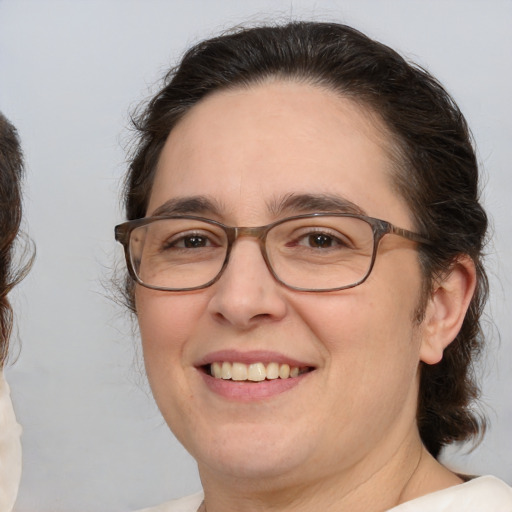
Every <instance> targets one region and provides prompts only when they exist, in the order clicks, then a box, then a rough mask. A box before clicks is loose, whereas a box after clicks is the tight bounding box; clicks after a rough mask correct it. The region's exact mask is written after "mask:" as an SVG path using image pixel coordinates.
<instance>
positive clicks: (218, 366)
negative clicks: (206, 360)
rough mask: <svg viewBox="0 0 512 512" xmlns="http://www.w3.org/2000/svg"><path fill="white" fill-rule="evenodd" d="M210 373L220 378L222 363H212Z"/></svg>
mask: <svg viewBox="0 0 512 512" xmlns="http://www.w3.org/2000/svg"><path fill="white" fill-rule="evenodd" d="M212 375H213V376H214V377H215V378H216V379H222V365H221V364H220V363H213V364H212Z"/></svg>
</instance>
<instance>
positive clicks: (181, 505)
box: [139, 476, 512, 512]
mask: <svg viewBox="0 0 512 512" xmlns="http://www.w3.org/2000/svg"><path fill="white" fill-rule="evenodd" d="M202 501H203V493H202V492H200V493H197V494H193V495H191V496H186V497H185V498H181V499H179V500H173V501H169V502H167V503H163V504H162V505H158V506H156V507H151V508H145V509H144V510H139V512H196V511H197V509H198V508H199V507H200V505H201V503H202ZM388 512H512V488H511V487H509V486H508V485H507V484H506V483H505V482H503V481H501V480H499V479H498V478H496V477H494V476H481V477H479V478H475V479H474V480H470V481H469V482H466V483H463V484H460V485H455V486H453V487H449V488H448V489H443V490H442V491H437V492H433V493H431V494H427V495H425V496H421V497H420V498H416V499H414V500H411V501H408V502H406V503H402V504H401V505H398V506H396V507H393V508H391V509H389V510H388Z"/></svg>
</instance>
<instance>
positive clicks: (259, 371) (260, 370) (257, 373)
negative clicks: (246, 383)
mask: <svg viewBox="0 0 512 512" xmlns="http://www.w3.org/2000/svg"><path fill="white" fill-rule="evenodd" d="M266 376H267V371H266V369H265V365H264V364H263V363H255V364H250V365H249V370H248V372H247V379H248V380H252V381H253V382H260V381H262V380H265V378H266Z"/></svg>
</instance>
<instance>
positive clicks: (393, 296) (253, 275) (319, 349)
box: [116, 23, 512, 512]
mask: <svg viewBox="0 0 512 512" xmlns="http://www.w3.org/2000/svg"><path fill="white" fill-rule="evenodd" d="M137 128H138V130H139V139H138V144H137V146H136V148H135V152H134V154H133V158H132V161H131V165H130V170H129V173H128V176H127V179H126V189H125V201H126V213H127V218H128V222H126V223H124V224H122V225H120V226H118V227H117V228H116V237H117V239H118V240H119V241H120V242H122V243H123V244H124V246H125V252H126V259H127V265H128V270H129V273H130V277H129V278H128V280H127V283H126V293H127V298H128V300H129V301H130V304H131V306H132V308H133V310H134V311H135V313H136V315H137V318H138V322H139V326H140V332H141V337H142V344H143V350H144V360H145V365H146V370H147V374H148V378H149V381H150V384H151V387H152V391H153V394H154V396H155V399H156V401H157V403H158V406H159V408H160V410H161V412H162V414H163V416H164V418H165V420H166V421H167V423H168V425H169V426H170V428H171V429H172V431H173V432H174V434H175V435H176V436H177V438H178V439H179V440H180V441H181V442H182V443H183V445H184V446H185V447H186V448H187V450H188V451H189V452H190V453H191V454H192V456H193V457H194V458H195V459H196V461H197V463H198V467H199V473H200V476H201V481H202V484H203V489H204V494H203V493H201V494H199V495H196V496H192V497H188V498H184V499H182V500H178V501H176V502H171V503H168V504H164V505H161V506H159V507H156V508H155V509H151V510H154V511H155V512H156V511H195V510H202V511H208V512H218V511H223V512H229V511H241V510H276V511H285V510H294V511H312V510H322V511H329V510H337V511H338V510H350V511H351V512H354V511H358V510H364V511H366V512H369V511H383V510H391V509H392V510H397V511H409V510H410V511H412V510H414V511H420V510H429V511H431V510H437V511H441V510H466V511H469V510H474V511H477V510H478V511H480V512H481V511H483V510H512V490H511V489H510V488H509V487H508V486H506V484H504V483H503V482H501V481H499V480H498V479H495V478H493V477H481V478H477V479H473V480H469V479H468V478H466V477H464V476H461V475H457V474H455V473H453V472H451V471H449V470H448V469H447V468H445V467H444V466H442V465H441V464H440V463H439V462H438V460H437V457H438V456H439V453H440V451H441V449H442V448H443V446H445V445H447V444H449V443H451V442H453V441H462V440H466V439H471V438H474V437H476V436H478V435H479V434H480V433H481V432H482V430H483V423H484V422H483V420H480V419H479V418H478V417H477V416H476V415H475V413H474V411H473V408H472V407H471V405H472V401H473V399H474V398H476V396H477V391H478V388H477V386H476V383H475V382H474V381H473V379H472V375H471V372H470V370H469V368H470V364H471V363H472V361H473V359H474V358H475V357H476V355H477V354H478V352H479V351H480V350H481V347H482V343H483V339H482V336H481V331H480V324H479V318H480V314H481V311H482V308H483V305H484V302H485V299H486V297H487V279H486V274H485V271H484V269H483V266H482V260H481V255H482V248H483V243H484V239H485V235H486V229H487V217H486V214H485V212H484V211H483V209H482V207H481V205H480V204H479V201H478V169H477V164H476V159H475V154H474V150H473V148H472V145H471V141H470V137H469V132H468V128H467V125H466V122H465V120H464V118H463V116H462V114H461V113H460V111H459V110H458V108H457V107H456V105H455V104H454V103H453V100H452V99H451V98H450V97H449V96H448V94H447V93H446V92H445V91H444V89H443V88H442V87H441V85H440V84H439V83H438V82H437V81H436V80H435V79H434V78H432V77H431V76H430V75H429V74H428V73H426V72H425V71H423V70H421V69H419V68H417V67H415V66H413V65H410V64H408V63H406V62H405V61H404V60H403V59H402V58H401V57H400V56H399V55H398V54H396V53H395V52H394V51H392V50H391V49H389V48H388V47H386V46H384V45H381V44H379V43H377V42H375V41H372V40H370V39H368V38H367V37H366V36H364V35H363V34H361V33H359V32H357V31H355V30H354V29H351V28H349V27H346V26H342V25H337V24H323V23H291V24H289V25H286V26H282V27H262V28H255V29H249V30H240V31H238V32H235V33H232V34H229V35H224V36H221V37H219V38H215V39H211V40H208V41H205V42H203V43H200V44H198V45H197V46H196V47H194V48H192V49H191V50H190V51H189V52H188V53H187V54H186V55H185V57H184V58H183V60H182V62H181V64H180V65H179V66H178V67H177V68H176V69H173V70H171V71H170V72H169V74H168V76H167V77H166V79H165V84H164V87H163V89H162V90H161V91H160V92H159V93H158V94H157V95H156V96H155V97H154V98H153V99H152V100H151V101H150V103H149V104H148V105H147V108H146V110H145V111H144V112H143V113H142V115H141V116H140V118H139V120H138V122H137ZM466 480H468V481H467V482H465V481H466ZM148 510H149V509H148Z"/></svg>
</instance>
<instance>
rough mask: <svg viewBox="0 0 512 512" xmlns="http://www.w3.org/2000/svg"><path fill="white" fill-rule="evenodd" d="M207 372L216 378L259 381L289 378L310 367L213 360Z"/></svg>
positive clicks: (306, 370) (304, 371)
mask: <svg viewBox="0 0 512 512" xmlns="http://www.w3.org/2000/svg"><path fill="white" fill-rule="evenodd" d="M206 369H207V372H208V373H209V374H210V375H211V376H212V377H214V378H216V379H223V380H233V381H238V382H243V381H249V382H261V381H264V380H275V379H290V378H294V377H298V376H299V375H301V374H303V373H306V372H308V371H309V370H310V368H307V367H306V368H299V367H297V366H290V365H288V364H279V363H274V362H270V363H266V364H264V363H252V364H245V363H238V362H228V361H222V362H220V361H219V362H214V363H212V364H210V365H208V366H207V367H206Z"/></svg>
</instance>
